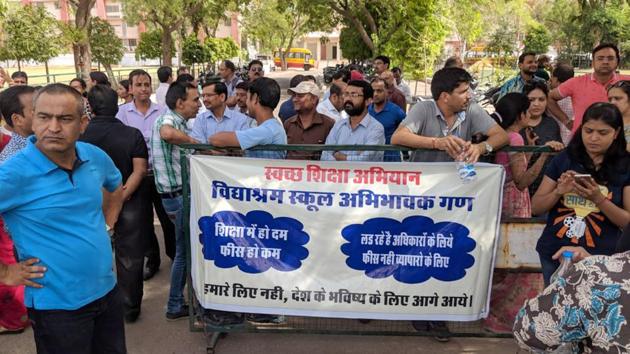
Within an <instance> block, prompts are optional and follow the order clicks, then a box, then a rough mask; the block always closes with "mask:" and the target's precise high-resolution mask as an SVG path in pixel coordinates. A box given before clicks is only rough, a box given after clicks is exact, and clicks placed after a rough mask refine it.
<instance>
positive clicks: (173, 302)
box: [162, 196, 186, 313]
mask: <svg viewBox="0 0 630 354" xmlns="http://www.w3.org/2000/svg"><path fill="white" fill-rule="evenodd" d="M162 205H164V210H165V211H166V214H167V215H168V217H169V219H171V221H173V224H175V258H174V259H173V267H172V268H171V290H170V292H169V294H168V304H167V305H166V312H168V313H177V312H179V311H181V310H182V306H184V286H185V285H186V241H185V238H184V203H183V198H182V196H179V197H175V198H162Z"/></svg>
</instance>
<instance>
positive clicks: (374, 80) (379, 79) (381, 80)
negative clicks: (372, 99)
mask: <svg viewBox="0 0 630 354" xmlns="http://www.w3.org/2000/svg"><path fill="white" fill-rule="evenodd" d="M379 81H380V82H382V83H383V84H385V86H387V82H385V79H381V78H380V77H378V76H376V77H375V78H373V79H372V81H370V85H371V84H373V83H375V82H379Z"/></svg>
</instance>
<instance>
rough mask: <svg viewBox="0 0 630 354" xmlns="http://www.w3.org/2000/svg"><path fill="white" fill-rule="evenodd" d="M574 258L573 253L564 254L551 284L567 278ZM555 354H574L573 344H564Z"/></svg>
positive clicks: (565, 252)
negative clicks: (563, 277)
mask: <svg viewBox="0 0 630 354" xmlns="http://www.w3.org/2000/svg"><path fill="white" fill-rule="evenodd" d="M572 258H573V252H571V251H564V252H562V258H560V267H558V269H556V271H555V272H553V274H552V275H551V278H550V281H551V283H552V284H553V283H555V282H556V280H558V278H560V277H562V276H565V275H566V274H567V272H568V271H569V268H571V263H572V262H571V259H572ZM551 353H554V354H572V353H573V343H564V344H562V345H560V346H559V347H558V348H556V350H554V351H553V352H551Z"/></svg>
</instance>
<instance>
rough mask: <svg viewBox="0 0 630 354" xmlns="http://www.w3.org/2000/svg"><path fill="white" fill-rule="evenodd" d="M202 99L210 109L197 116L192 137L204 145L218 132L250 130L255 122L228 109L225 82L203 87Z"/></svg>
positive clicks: (210, 83)
mask: <svg viewBox="0 0 630 354" xmlns="http://www.w3.org/2000/svg"><path fill="white" fill-rule="evenodd" d="M201 98H202V100H203V104H204V106H206V108H207V109H208V110H207V111H205V112H203V113H199V114H197V119H195V124H194V125H193V129H192V134H191V137H192V138H193V139H195V140H197V141H199V142H200V143H202V144H207V143H208V138H209V137H211V136H212V135H214V134H216V133H218V132H224V131H228V132H234V131H238V130H245V129H249V128H250V127H251V125H252V124H253V120H252V119H251V118H249V117H248V116H246V115H244V114H242V113H240V112H238V111H235V110H231V109H228V108H227V103H226V102H227V98H228V88H227V86H226V85H225V84H224V83H223V82H209V83H206V84H205V85H204V86H203V89H202V91H201Z"/></svg>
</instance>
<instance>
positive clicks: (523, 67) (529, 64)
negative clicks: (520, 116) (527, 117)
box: [495, 52, 545, 102]
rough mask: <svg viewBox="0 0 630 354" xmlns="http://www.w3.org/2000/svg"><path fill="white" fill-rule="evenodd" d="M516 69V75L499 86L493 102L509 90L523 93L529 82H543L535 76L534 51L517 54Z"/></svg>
mask: <svg viewBox="0 0 630 354" xmlns="http://www.w3.org/2000/svg"><path fill="white" fill-rule="evenodd" d="M518 70H519V72H518V75H516V76H515V77H513V78H511V79H509V80H508V81H506V82H505V83H504V84H503V86H501V90H500V91H499V95H498V96H497V98H496V100H495V102H499V100H500V99H501V98H503V96H505V95H507V94H508V93H510V92H518V93H523V92H524V90H525V85H526V84H527V83H529V82H532V81H541V82H545V79H542V78H540V77H538V76H535V74H536V71H537V70H538V64H537V63H536V53H534V52H524V53H522V54H521V55H519V57H518Z"/></svg>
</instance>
